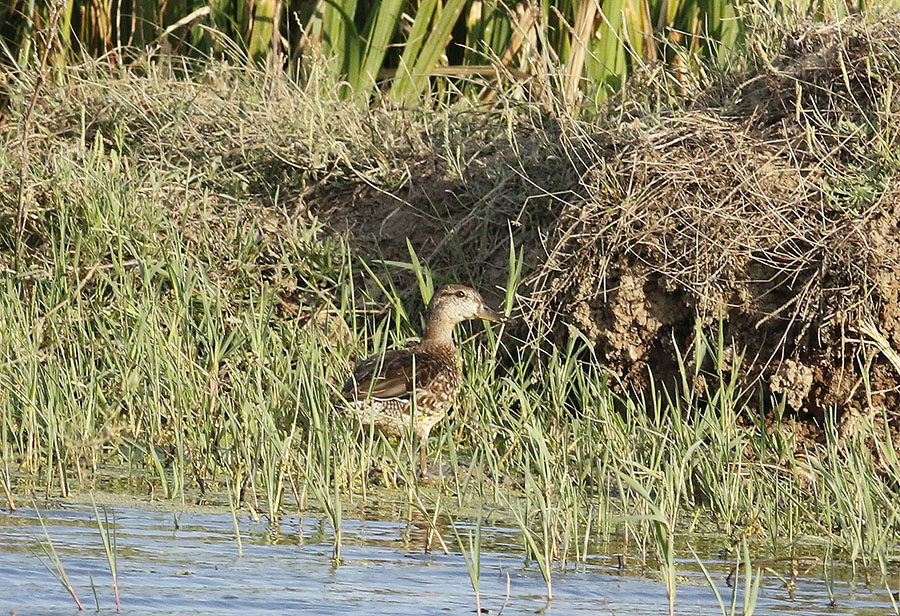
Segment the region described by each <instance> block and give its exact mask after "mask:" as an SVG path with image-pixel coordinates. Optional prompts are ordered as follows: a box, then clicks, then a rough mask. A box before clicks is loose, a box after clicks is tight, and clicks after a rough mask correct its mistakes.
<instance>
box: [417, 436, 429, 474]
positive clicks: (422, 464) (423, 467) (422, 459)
mask: <svg viewBox="0 0 900 616" xmlns="http://www.w3.org/2000/svg"><path fill="white" fill-rule="evenodd" d="M427 449H428V436H427V435H425V436H422V435H421V434H420V435H419V479H425V477H426V475H427V474H428V451H427Z"/></svg>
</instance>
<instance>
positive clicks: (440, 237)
mask: <svg viewBox="0 0 900 616" xmlns="http://www.w3.org/2000/svg"><path fill="white" fill-rule="evenodd" d="M772 19H773V20H774V19H775V17H772ZM772 23H778V24H784V25H785V30H784V32H782V34H781V35H780V36H775V35H774V34H773V35H772V37H771V39H766V40H763V39H762V38H757V39H754V40H757V41H758V42H760V43H763V42H764V43H765V45H763V46H760V45H757V46H753V45H750V46H748V47H747V48H745V49H743V51H742V52H741V53H742V54H743V55H740V56H736V57H735V58H733V60H734V61H735V62H738V65H739V66H738V67H737V68H735V71H734V72H725V71H719V72H709V71H708V72H707V73H705V75H706V79H707V80H708V83H706V84H704V83H700V82H696V83H695V84H694V85H695V86H696V88H697V89H696V90H694V91H693V92H692V93H690V92H686V91H685V90H684V87H683V84H682V85H679V86H675V85H673V83H671V82H670V78H669V77H663V78H661V79H655V78H653V73H652V71H649V72H645V73H640V74H637V73H639V72H636V74H635V75H634V76H633V81H631V82H629V85H628V86H627V87H626V89H625V90H621V91H620V92H623V93H622V94H620V95H618V98H615V97H614V99H613V100H609V101H606V102H605V103H604V105H605V106H603V107H595V106H592V105H587V106H585V107H579V108H578V110H576V111H573V110H572V107H571V106H570V105H568V104H565V100H564V98H557V99H555V100H557V102H559V104H556V105H549V106H548V105H547V104H546V102H547V99H546V96H553V95H555V96H558V97H563V96H564V94H563V93H562V91H561V90H560V89H559V87H557V88H556V89H555V90H554V88H552V87H548V88H546V89H540V88H538V89H536V90H527V88H524V89H523V86H522V84H521V83H515V84H499V85H497V84H495V87H494V89H493V90H492V91H493V92H495V94H494V95H492V96H491V97H490V100H485V98H484V97H483V96H482V95H481V94H479V95H478V96H473V95H471V93H466V92H464V91H463V90H464V89H465V88H463V87H462V86H461V85H459V83H458V82H455V81H453V79H454V78H453V77H452V76H451V77H448V78H446V79H445V78H443V77H442V78H439V79H437V82H440V83H441V84H443V85H442V86H441V87H435V91H434V92H431V93H429V94H423V95H422V96H424V98H423V99H421V100H422V101H424V102H423V103H422V104H421V106H417V107H415V108H409V107H401V106H391V105H388V104H383V105H376V106H374V107H364V106H361V105H360V104H359V101H353V100H350V101H348V100H347V98H348V97H347V94H346V91H345V89H344V88H343V87H335V80H334V73H333V71H334V68H333V67H331V66H329V65H328V64H327V63H315V62H312V63H310V64H308V65H306V66H305V67H304V69H303V75H302V78H297V77H296V75H293V76H292V75H290V74H288V73H286V72H284V71H282V70H281V67H275V66H272V65H269V66H262V67H255V66H249V67H248V66H247V65H246V64H245V63H238V62H235V61H233V59H231V60H229V61H221V60H216V59H201V60H194V59H188V58H179V59H178V60H177V61H174V60H173V59H172V58H164V59H160V58H155V59H148V58H143V59H140V58H139V59H138V60H136V61H135V63H134V64H132V65H131V66H130V67H129V68H127V69H126V68H122V67H120V66H117V65H112V64H107V63H104V62H95V61H91V62H87V63H81V64H77V65H71V66H67V67H65V68H61V67H59V66H57V65H55V64H50V65H47V64H45V65H43V66H38V67H36V68H35V69H34V71H32V72H29V71H27V70H24V69H22V70H18V71H11V72H10V73H9V76H8V81H7V82H6V83H5V84H4V88H5V90H4V93H5V96H6V98H5V100H6V101H7V108H6V113H7V116H8V117H7V121H6V122H4V123H3V124H0V142H2V144H3V147H2V148H0V203H2V206H3V212H4V214H3V215H2V216H0V242H2V245H3V254H2V255H0V268H2V278H0V365H2V368H0V447H2V465H0V483H2V486H3V494H4V496H5V501H6V504H7V508H8V509H13V508H15V507H16V506H17V505H21V504H22V502H23V500H24V501H25V502H30V500H31V499H33V498H35V499H39V500H45V501H46V500H50V499H51V498H57V497H62V498H67V497H69V496H70V495H72V494H73V493H78V492H87V491H91V490H93V489H95V487H96V486H97V485H98V484H99V483H102V482H103V481H105V479H104V477H105V476H107V475H109V474H110V473H112V474H115V475H117V476H119V475H121V476H124V477H125V481H124V483H125V484H126V485H127V489H128V490H133V491H136V492H139V493H144V494H150V495H151V497H152V498H154V499H162V500H166V501H171V502H173V503H182V504H183V503H186V502H188V501H191V502H193V501H200V502H203V501H205V500H209V499H213V500H216V499H218V498H220V496H221V495H223V494H224V495H225V501H226V505H227V507H228V508H229V510H230V511H231V512H232V514H233V520H234V529H235V536H236V537H237V542H238V544H239V545H240V543H241V531H240V525H239V523H238V519H239V518H240V517H241V516H242V515H250V516H252V517H253V518H258V519H261V520H268V521H270V522H272V523H276V522H277V521H278V520H280V519H281V518H282V517H283V516H285V515H295V514H296V515H300V516H301V517H302V516H307V515H309V513H308V512H314V513H315V515H320V516H322V518H323V519H325V520H327V526H326V527H325V528H327V529H328V530H327V533H328V537H329V541H330V543H331V545H332V549H331V556H330V557H331V559H332V560H333V562H334V563H336V564H339V563H340V562H341V561H342V559H343V558H344V553H343V552H342V546H343V545H344V543H345V541H344V538H345V535H344V533H343V522H344V520H345V519H346V512H347V511H348V510H353V508H354V507H355V506H357V505H358V504H359V503H369V502H377V501H378V499H379V498H380V495H381V494H384V493H386V492H385V491H386V490H391V491H392V493H394V494H399V495H400V497H399V498H400V499H401V500H402V502H403V504H404V509H405V512H406V514H405V515H406V517H408V518H409V519H410V520H415V522H416V524H417V525H419V526H420V527H421V528H423V529H425V531H426V532H425V538H424V540H423V542H422V543H421V545H419V546H417V547H421V548H423V549H426V550H438V549H441V548H446V549H449V550H453V551H456V552H459V553H462V554H463V555H464V560H465V564H466V566H467V570H468V572H469V574H470V576H471V581H472V590H473V592H474V595H475V597H476V598H477V597H479V596H480V586H479V579H480V568H481V564H482V562H483V561H481V560H480V553H481V546H482V543H481V529H482V525H483V519H484V518H483V516H484V512H485V511H491V512H501V513H496V514H494V515H500V516H503V519H504V520H505V521H506V522H507V523H508V524H509V525H510V526H513V527H515V528H516V529H518V535H517V536H518V538H519V541H520V542H521V550H522V553H523V554H524V555H525V557H526V558H527V559H528V560H529V561H530V562H532V563H533V564H534V566H535V567H536V569H537V570H538V571H539V572H540V575H541V579H542V580H543V585H544V587H545V594H546V596H547V597H548V598H550V597H552V595H553V593H554V585H553V582H554V576H555V575H557V574H558V573H559V572H560V571H564V570H566V568H567V567H568V566H571V565H573V564H578V563H585V562H587V561H588V560H590V559H591V558H592V556H595V555H596V554H598V553H599V552H601V551H602V550H603V548H602V547H600V546H604V545H609V544H611V543H616V544H617V545H618V544H621V545H624V546H626V547H625V548H623V555H624V556H625V557H626V561H627V560H633V559H637V560H638V561H639V562H640V563H641V568H642V571H651V572H652V573H653V575H657V576H659V578H660V579H661V580H662V581H663V582H664V583H665V586H666V591H667V592H666V595H667V598H668V602H669V606H670V609H675V608H677V606H678V592H679V583H678V582H679V575H680V573H679V570H680V568H681V567H682V565H681V564H680V563H682V562H683V561H684V559H693V558H694V555H693V553H692V547H693V544H692V536H695V534H696V533H697V532H698V531H700V530H703V531H713V532H717V533H720V534H721V535H722V536H724V537H726V538H727V541H726V544H727V545H726V547H725V548H723V549H725V551H726V552H727V558H728V559H729V560H732V561H734V562H735V563H738V562H740V563H741V565H740V566H741V570H742V571H743V572H744V576H743V577H742V582H743V581H744V580H746V581H747V587H746V592H744V593H743V595H742V597H743V600H745V601H747V604H746V605H745V606H744V608H745V611H746V612H750V611H752V609H753V603H752V601H753V600H754V597H755V596H756V594H755V593H756V588H758V587H757V586H756V584H758V583H759V580H760V576H761V575H766V573H765V572H764V568H765V565H764V564H762V563H767V562H793V563H796V562H799V560H798V559H800V558H801V556H802V557H803V558H807V557H809V551H810V548H809V545H810V544H811V543H814V544H815V546H816V547H815V550H814V551H816V556H815V557H816V558H818V559H820V561H819V562H820V564H821V566H822V575H823V577H824V578H826V579H827V576H828V575H829V574H828V571H829V570H831V568H833V567H834V566H836V565H835V563H839V564H840V565H841V566H843V565H846V566H848V567H851V568H852V569H854V570H856V571H858V572H859V575H861V576H864V577H865V578H866V579H868V580H870V582H871V584H872V585H874V586H876V587H879V588H883V589H885V590H894V591H896V590H897V557H898V555H900V546H898V532H900V510H898V506H897V503H898V499H897V491H898V485H897V477H900V458H898V456H897V448H896V439H897V432H898V430H897V424H898V421H900V420H898V417H897V414H896V406H895V404H894V401H895V400H896V399H897V397H896V394H897V383H898V378H897V370H900V361H898V360H897V355H896V352H895V351H894V350H893V349H895V348H896V346H897V336H898V334H897V331H898V328H900V323H898V321H897V320H896V319H895V314H894V311H895V310H896V306H897V295H898V293H900V286H898V284H897V280H900V277H898V272H900V263H898V255H900V248H898V239H897V226H896V225H897V216H898V211H897V203H900V199H898V195H900V185H898V180H897V177H898V176H897V161H898V160H900V159H898V156H897V155H898V145H897V133H896V126H897V118H898V114H900V108H898V107H897V100H898V99H897V91H896V85H895V84H896V83H898V80H897V77H898V75H900V62H898V58H900V39H898V36H900V35H898V32H900V29H898V27H897V26H898V23H900V22H898V20H897V18H896V17H892V16H887V17H881V18H879V19H875V20H871V21H870V20H867V19H866V18H862V17H859V18H854V19H849V20H844V21H841V22H837V23H838V24H839V26H835V25H834V24H832V23H830V24H828V25H825V26H823V25H816V24H805V26H804V27H806V28H807V29H806V30H803V31H802V32H801V34H799V35H797V37H799V38H797V37H795V38H791V37H792V36H793V32H792V31H789V29H788V27H787V26H788V25H790V26H792V27H800V24H799V22H798V21H792V22H781V21H773V22H772ZM414 27H415V26H413V28H414ZM836 28H837V29H836ZM749 32H750V33H751V34H753V35H756V34H759V35H760V36H761V32H762V31H761V30H759V31H752V30H751V31H749ZM766 32H767V34H772V32H771V30H769V31H766ZM835 32H838V34H835ZM751 38H752V36H751ZM796 41H801V42H802V44H803V46H802V47H801V48H795V47H791V45H795V44H799V43H796ZM785 45H787V47H785ZM738 68H739V69H740V70H738ZM660 70H662V69H660ZM40 71H44V73H43V74H44V76H45V77H47V79H45V80H44V81H43V82H42V83H39V82H38V80H37V79H36V78H35V75H37V74H40ZM692 74H694V75H699V74H701V73H692ZM748 83H749V84H751V86H752V87H751V86H748V85H747V84H748ZM435 84H436V82H432V85H435ZM760 84H763V85H760ZM757 86H758V87H759V88H763V89H753V87H757ZM453 87H456V88H457V89H456V90H453ZM492 87H493V86H492ZM442 88H444V89H442ZM748 88H750V89H748ZM616 91H619V90H616ZM479 92H480V91H479ZM554 92H555V94H554ZM625 93H627V94H625ZM785 93H787V94H785ZM782 94H784V96H781V97H780V98H779V96H780V95H782ZM747 101H751V102H750V103H748V102H747ZM594 102H596V103H597V104H599V103H600V100H599V99H596V100H595V101H594ZM598 109H599V110H601V111H602V112H603V113H602V114H597V113H596V112H597V111H598ZM765 113H768V115H764V114H765ZM698 196H699V197H701V198H703V199H706V201H704V202H703V203H702V204H697V203H694V202H693V201H692V198H696V197H698ZM724 239H728V240H733V241H729V242H724ZM444 282H464V283H466V284H471V285H472V286H474V287H477V288H478V289H479V290H481V291H482V293H483V294H484V296H485V297H486V298H487V299H488V302H489V303H491V304H492V305H494V306H495V307H501V308H503V309H505V310H506V311H507V312H509V313H511V314H512V315H514V316H516V317H518V319H519V320H518V322H517V323H511V324H504V325H501V326H498V325H482V324H470V325H466V326H463V327H462V328H461V330H462V331H460V332H458V333H459V334H460V336H459V338H458V340H459V342H460V345H461V348H462V353H463V362H464V372H465V375H466V379H465V385H464V387H463V390H462V392H461V395H460V398H459V400H458V402H457V404H456V408H455V410H454V412H452V413H451V415H450V416H449V417H448V418H447V419H446V420H444V421H443V423H442V424H441V425H439V426H438V427H437V428H436V429H435V430H434V431H433V432H432V435H431V437H430V442H429V451H430V452H431V459H430V465H431V467H432V469H433V474H434V475H435V477H434V479H433V482H432V483H431V484H430V485H422V484H421V483H420V482H419V481H417V478H416V466H417V460H418V449H417V445H416V440H415V436H414V435H413V434H405V435H402V436H401V437H399V439H387V438H385V437H384V436H382V435H380V434H379V433H378V432H376V431H374V430H372V429H371V428H370V427H369V426H366V425H360V424H358V423H355V422H353V421H348V420H346V419H345V418H342V417H341V416H339V415H338V414H336V413H335V405H336V404H337V402H336V394H337V392H338V390H339V389H340V387H341V384H342V383H343V381H344V379H345V378H346V376H347V374H348V373H349V371H350V370H351V368H352V366H353V364H354V362H355V361H357V360H359V359H361V358H364V357H367V356H369V355H371V354H373V353H378V352H382V351H384V350H385V349H391V348H401V347H404V346H405V345H406V344H407V343H408V342H409V341H411V340H414V339H416V337H417V336H419V335H421V333H422V326H423V323H424V312H423V305H424V300H425V299H427V298H428V297H430V296H431V295H432V293H433V291H434V289H435V287H436V286H437V285H439V284H441V283H444ZM755 335H756V336H758V338H754V336H755ZM838 352H840V355H837V354H836V353H838ZM839 371H840V372H839ZM838 372H839V374H838ZM838 376H840V377H841V378H842V379H844V380H840V382H839V383H838V385H835V386H834V387H831V384H832V383H835V382H837V381H836V379H837V378H838ZM807 377H808V378H807ZM807 381H808V382H807ZM348 508H349V509H348ZM96 517H97V518H98V519H99V518H100V517H101V516H100V514H99V513H97V516H96ZM103 528H104V527H103V526H102V524H101V525H100V533H101V535H103V536H106V537H107V538H108V535H104V534H103V533H104V530H103ZM811 538H813V539H811ZM109 545H110V544H109V543H108V542H107V541H104V546H107V548H106V551H107V554H108V555H109V554H110V552H111V551H112V548H110V547H109ZM109 567H110V569H111V570H113V571H114V570H115V565H114V559H112V557H111V556H110V565H109ZM644 567H646V569H645V568H644ZM787 583H789V580H788V582H787ZM713 587H715V586H713ZM888 596H891V595H888ZM728 609H729V608H728V605H727V600H725V601H723V603H722V605H721V610H722V611H723V612H726V613H727V611H728ZM732 609H734V607H733V606H732ZM895 609H896V606H895Z"/></svg>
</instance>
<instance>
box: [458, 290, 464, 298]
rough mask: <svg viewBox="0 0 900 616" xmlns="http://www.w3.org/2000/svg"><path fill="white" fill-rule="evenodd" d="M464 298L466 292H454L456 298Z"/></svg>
mask: <svg viewBox="0 0 900 616" xmlns="http://www.w3.org/2000/svg"><path fill="white" fill-rule="evenodd" d="M465 296H466V292H465V291H457V292H456V297H465Z"/></svg>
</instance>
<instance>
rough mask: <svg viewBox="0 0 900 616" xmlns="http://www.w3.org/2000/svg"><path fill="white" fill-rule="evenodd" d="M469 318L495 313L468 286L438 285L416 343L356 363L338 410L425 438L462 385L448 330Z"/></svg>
mask: <svg viewBox="0 0 900 616" xmlns="http://www.w3.org/2000/svg"><path fill="white" fill-rule="evenodd" d="M472 318H484V319H490V320H499V319H500V318H501V317H500V315H499V314H497V313H496V312H494V311H493V310H491V309H490V308H488V307H487V306H486V305H485V304H484V300H483V299H481V296H480V295H479V294H478V292H477V291H474V290H473V289H470V288H468V287H463V286H459V285H448V286H446V287H443V288H441V289H440V290H439V291H438V292H437V293H436V294H435V297H434V300H433V301H432V313H431V317H430V319H429V321H428V329H427V331H426V335H425V339H424V340H423V342H422V344H420V345H417V346H413V347H410V348H408V349H400V350H394V351H388V352H386V353H385V354H384V356H383V357H382V356H380V355H375V356H372V357H369V358H368V359H366V360H365V361H363V362H361V363H360V364H359V365H358V366H357V367H356V370H354V372H353V374H352V375H351V377H350V378H349V379H348V380H347V382H346V383H345V384H344V389H343V392H342V395H343V397H344V399H345V400H346V404H345V405H344V407H343V408H342V411H343V412H344V413H345V414H348V415H351V416H353V417H355V418H357V419H358V420H359V421H361V422H362V423H363V424H366V425H368V424H370V423H374V424H375V427H376V428H378V430H380V431H381V432H383V433H385V434H387V435H389V436H398V435H400V434H402V433H403V432H404V431H405V430H407V429H409V428H410V427H412V428H413V430H415V432H416V434H417V435H418V436H419V438H421V439H423V440H424V439H426V438H427V437H428V433H429V432H431V429H432V428H434V426H435V425H437V424H438V423H439V422H440V421H441V419H443V418H444V415H446V414H447V411H448V410H449V409H450V407H451V406H453V403H454V401H455V400H456V396H457V394H458V393H459V390H460V387H461V386H462V359H461V358H460V355H459V351H458V350H457V348H456V346H455V345H454V344H453V337H452V332H453V328H454V326H455V325H456V324H457V323H459V322H460V321H464V320H467V319H472ZM413 394H415V405H413ZM413 413H414V414H415V415H414V416H411V415H413Z"/></svg>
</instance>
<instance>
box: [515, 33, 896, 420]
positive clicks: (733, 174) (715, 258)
mask: <svg viewBox="0 0 900 616" xmlns="http://www.w3.org/2000/svg"><path fill="white" fill-rule="evenodd" d="M744 77H745V79H744V80H743V84H744V85H741V86H739V87H737V88H734V89H732V90H731V91H729V92H726V95H725V96H721V94H720V95H719V96H718V97H713V96H712V95H706V96H705V97H704V98H702V99H701V100H699V101H698V103H697V105H696V106H695V108H694V109H691V110H687V111H684V112H673V113H670V114H667V115H662V116H633V117H632V121H631V122H630V123H628V124H627V125H623V126H621V127H615V128H611V129H609V130H608V131H606V132H602V133H600V134H595V135H593V136H592V138H593V140H594V142H595V143H596V156H595V159H594V160H593V161H592V163H591V164H590V165H589V166H588V168H587V169H586V171H585V173H584V174H583V175H582V184H583V186H584V188H585V190H584V192H585V193H586V194H588V195H589V197H588V198H585V199H583V200H578V201H573V202H571V203H569V204H567V206H566V207H564V208H563V210H562V212H561V213H560V215H559V217H558V219H557V222H556V224H555V226H554V228H553V229H552V231H551V233H550V238H549V241H548V243H547V245H548V247H549V249H548V257H547V259H546V262H545V263H544V264H543V265H542V266H541V267H540V268H539V269H538V270H537V272H536V274H535V275H534V277H533V278H532V279H531V281H530V284H531V285H532V289H533V295H532V300H533V302H534V305H535V306H536V308H537V310H536V311H535V313H534V319H535V320H536V321H540V322H544V323H547V324H550V325H553V324H555V323H557V322H558V321H559V320H560V319H562V320H566V321H570V322H572V323H574V324H575V325H577V326H578V327H579V328H581V329H582V330H583V331H584V332H585V333H586V334H587V335H588V336H589V337H590V338H591V339H592V340H594V341H596V343H597V344H598V346H599V347H600V349H602V351H603V352H604V353H605V356H606V358H607V360H608V361H609V362H610V367H611V368H612V369H614V370H615V371H616V372H618V373H619V374H621V375H623V376H625V377H626V378H627V379H629V380H631V381H637V382H638V383H646V381H647V378H648V374H653V375H654V377H659V378H663V379H666V378H667V377H673V376H674V375H675V372H676V370H677V363H676V359H677V357H676V353H675V350H676V347H677V349H678V350H679V351H680V352H681V353H682V355H683V356H684V357H688V358H689V357H691V353H690V349H691V348H692V346H693V345H694V344H695V343H696V342H697V341H696V340H695V339H694V336H695V332H696V331H698V330H697V329H696V328H695V324H696V323H698V322H699V323H701V324H702V325H704V326H707V327H718V326H719V324H720V323H721V327H722V328H723V330H724V333H725V337H724V340H725V341H726V345H727V346H729V347H731V348H733V350H737V351H745V353H746V355H745V358H746V359H745V364H746V365H745V366H744V383H745V385H747V384H750V383H759V382H760V381H761V382H762V383H763V384H764V385H766V386H767V388H768V391H769V392H771V393H772V394H775V396H776V399H777V398H779V397H783V399H784V401H785V403H786V405H787V407H788V408H789V409H792V410H793V411H794V412H795V413H796V415H797V416H799V417H801V418H805V419H808V420H812V421H813V422H814V424H815V425H817V426H819V427H822V426H823V425H824V420H825V414H826V413H828V412H829V411H830V409H833V408H837V409H838V412H839V413H840V414H841V417H842V421H843V425H844V426H849V425H851V424H852V422H850V421H849V420H848V417H849V416H850V415H853V414H854V413H855V412H857V411H864V412H865V413H866V414H872V413H874V412H876V411H878V412H879V414H880V410H881V409H887V411H888V414H889V420H890V423H891V425H892V427H893V428H894V429H895V434H896V433H897V432H900V431H898V430H896V429H897V428H900V413H897V411H896V410H895V409H897V408H898V402H900V396H898V393H900V387H898V386H900V362H898V363H896V364H895V363H892V361H891V359H890V357H891V353H892V350H891V349H896V348H900V319H898V317H900V175H898V174H897V166H896V162H895V161H896V156H897V152H898V145H900V138H898V136H897V134H898V133H897V130H896V127H897V126H900V96H898V93H897V92H896V91H895V90H896V84H898V83H900V18H896V17H894V18H888V19H885V20H883V21H881V22H879V23H878V24H877V25H872V24H867V23H865V22H864V21H863V20H862V19H859V20H855V21H845V22H842V23H841V24H840V25H839V26H827V27H826V26H821V27H812V26H811V27H810V29H809V30H807V31H805V32H803V33H802V34H797V33H793V34H791V35H789V36H787V37H786V49H785V53H784V55H783V56H782V57H781V58H779V59H778V61H777V62H776V63H774V64H771V65H769V66H768V67H766V68H764V70H763V72H762V73H760V74H750V75H745V76H744ZM723 108H727V109H728V112H727V113H723V111H722V110H723ZM892 161H893V162H892ZM860 366H864V370H865V371H867V372H868V377H869V379H870V381H869V383H868V389H867V386H866V385H865V384H864V382H863V379H862V374H861V371H860ZM873 407H874V408H873Z"/></svg>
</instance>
